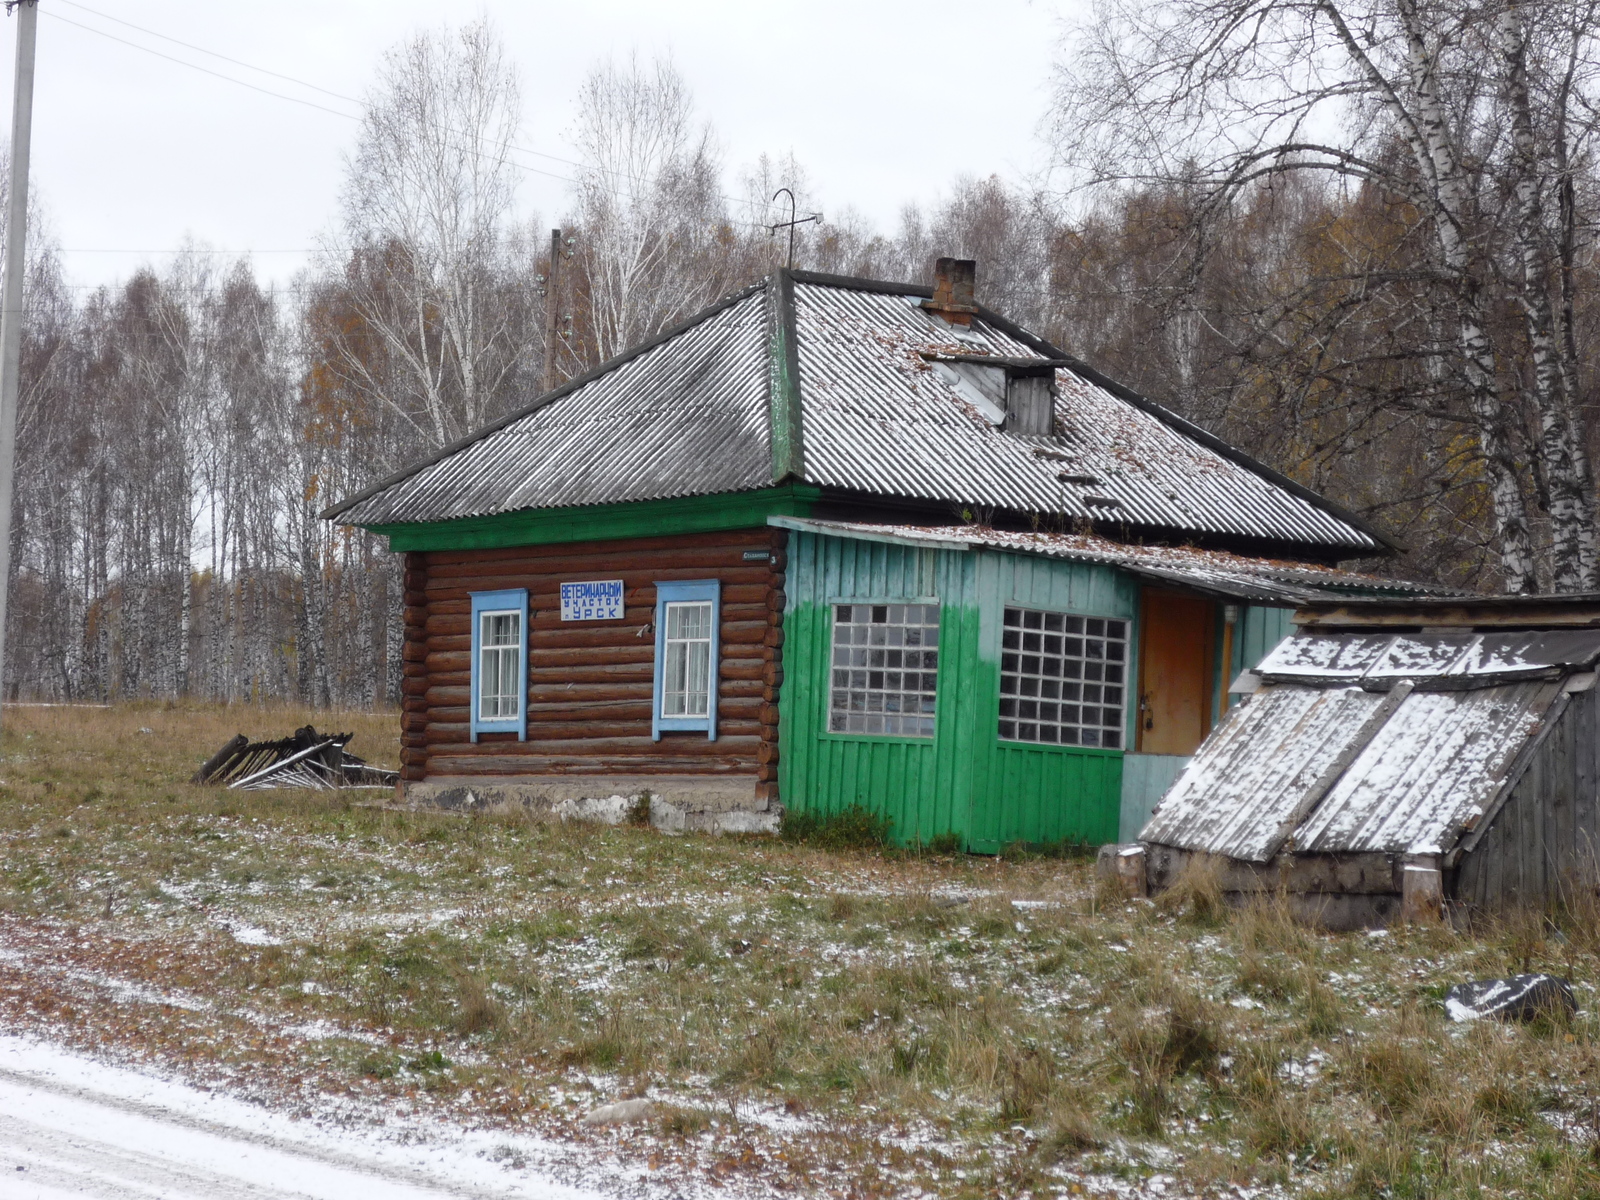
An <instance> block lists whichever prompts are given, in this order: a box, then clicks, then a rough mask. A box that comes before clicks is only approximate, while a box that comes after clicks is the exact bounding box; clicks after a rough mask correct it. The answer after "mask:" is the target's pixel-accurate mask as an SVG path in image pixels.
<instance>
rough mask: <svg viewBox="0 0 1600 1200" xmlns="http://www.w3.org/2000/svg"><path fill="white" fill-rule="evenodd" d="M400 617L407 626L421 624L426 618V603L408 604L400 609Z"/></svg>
mask: <svg viewBox="0 0 1600 1200" xmlns="http://www.w3.org/2000/svg"><path fill="white" fill-rule="evenodd" d="M400 618H401V620H403V621H405V623H406V625H407V626H412V625H422V624H424V623H425V622H426V621H427V619H428V606H427V605H426V604H408V605H406V606H405V607H404V608H403V609H401V610H400Z"/></svg>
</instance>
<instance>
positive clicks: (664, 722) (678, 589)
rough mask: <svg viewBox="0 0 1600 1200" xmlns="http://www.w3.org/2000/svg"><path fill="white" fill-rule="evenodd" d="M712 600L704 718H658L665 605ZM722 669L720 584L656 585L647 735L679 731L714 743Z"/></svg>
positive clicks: (657, 738) (689, 581)
mask: <svg viewBox="0 0 1600 1200" xmlns="http://www.w3.org/2000/svg"><path fill="white" fill-rule="evenodd" d="M683 600H688V601H694V600H709V601H711V678H710V680H709V681H708V682H709V687H708V688H707V691H708V692H709V695H708V696H707V698H706V715H705V716H703V717H663V716H662V715H661V682H662V679H661V677H662V672H663V671H665V669H666V662H667V622H666V615H667V605H668V604H670V603H673V602H676V601H683ZM721 670H722V581H721V580H720V579H687V580H680V581H675V582H671V583H657V584H656V670H655V687H654V688H653V689H652V694H651V698H650V736H651V738H653V739H654V740H655V741H658V742H659V741H660V740H661V735H662V734H663V733H671V732H677V731H680V730H699V729H703V730H705V731H706V740H707V741H711V742H714V741H716V740H717V692H718V691H719V690H720V689H721V682H720V675H721Z"/></svg>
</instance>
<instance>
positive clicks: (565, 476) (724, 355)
mask: <svg viewBox="0 0 1600 1200" xmlns="http://www.w3.org/2000/svg"><path fill="white" fill-rule="evenodd" d="M929 294H930V289H927V288H918V287H912V286H904V285H897V284H884V283H878V282H875V281H870V280H856V279H845V278H839V277H834V276H825V275H813V274H809V273H807V272H802V271H792V272H779V273H778V274H777V275H776V276H774V277H772V278H771V279H769V280H767V281H765V282H764V283H762V284H758V285H755V286H753V287H750V288H747V289H745V290H744V291H742V292H739V293H736V294H735V295H733V296H731V297H729V298H728V299H726V300H724V301H722V302H721V303H719V304H718V305H715V306H713V307H712V308H710V309H708V310H706V311H705V312H704V313H702V314H700V315H699V316H697V317H695V318H693V319H692V320H690V321H689V322H687V323H685V324H684V325H683V326H680V327H679V328H678V329H675V330H672V331H669V332H668V333H667V334H664V335H662V336H661V337H660V338H658V339H656V340H654V341H652V342H648V343H646V344H644V345H643V346H641V347H638V348H636V349H635V350H632V351H630V352H629V353H628V354H626V355H623V356H622V357H620V358H618V359H615V360H613V361H612V362H610V363H607V364H604V365H603V366H601V367H599V368H597V369H596V370H594V371H592V372H590V373H589V374H588V375H586V376H584V377H582V378H580V379H577V380H574V381H572V382H571V383H569V384H567V385H565V386H563V387H561V388H558V389H556V390H555V391H553V392H551V393H549V394H548V395H546V396H542V397H540V398H539V399H538V400H536V401H535V402H534V403H533V404H531V405H530V406H528V407H527V408H525V409H523V410H522V411H521V412H519V413H517V414H514V415H513V416H511V417H509V418H507V419H505V420H503V421H500V422H498V423H497V424H495V425H492V426H490V427H489V428H487V429H485V430H482V431H480V432H479V433H477V434H475V435H473V436H472V437H470V438H467V439H465V440H463V441H462V442H460V443H458V444H456V445H454V446H451V447H448V448H446V449H445V450H443V451H441V452H440V453H438V454H436V455H434V456H432V457H431V458H429V459H427V460H425V461H423V462H420V463H418V464H415V465H413V466H412V467H409V468H407V469H406V470H405V471H402V472H400V473H399V474H397V475H395V476H392V477H391V478H389V479H387V480H383V481H381V482H380V483H377V484H375V485H373V486H372V487H370V488H368V489H366V490H365V491H364V492H362V493H360V494H359V495H357V496H355V497H352V498H351V499H349V500H347V501H345V502H344V503H342V504H340V505H337V506H335V507H333V508H330V509H329V510H328V511H327V512H326V513H325V514H324V516H326V517H328V518H330V519H337V520H340V521H342V522H344V523H347V524H355V525H364V526H368V527H375V528H381V527H386V526H392V525H402V524H408V523H414V522H433V521H444V520H451V519H456V518H463V517H483V516H492V515H496V514H501V513H510V512H517V511H524V510H529V509H540V508H561V507H570V506H581V505H591V504H612V503H618V502H624V501H636V500H653V499H667V498H675V497H682V496H691V495H713V494H720V493H733V492H740V491H750V490H754V489H758V488H763V487H768V486H772V485H774V484H777V483H782V482H785V481H788V480H793V481H798V482H802V483H809V484H813V485H816V486H819V487H821V488H824V489H827V490H828V491H829V492H830V493H832V494H836V495H850V496H857V497H865V498H881V499H882V500H883V501H886V502H890V503H895V502H909V503H916V504H922V505H926V504H929V503H934V504H940V505H947V506H951V507H953V508H962V507H966V508H985V509H991V510H994V511H997V512H1002V511H1003V512H1007V513H1013V514H1023V515H1029V514H1031V515H1046V516H1049V517H1051V518H1053V519H1056V520H1059V521H1061V522H1062V523H1070V522H1073V521H1077V522H1083V523H1089V524H1092V525H1094V526H1097V527H1101V528H1106V527H1114V528H1116V529H1118V530H1145V531H1149V532H1150V533H1151V534H1152V535H1155V534H1157V533H1158V532H1159V534H1160V535H1161V536H1164V537H1169V538H1170V536H1171V535H1172V534H1173V533H1178V534H1181V535H1184V536H1185V537H1187V538H1198V539H1201V540H1205V539H1211V538H1215V539H1229V540H1240V539H1244V540H1249V541H1252V542H1261V543H1269V544H1272V545H1275V546H1282V547H1285V548H1289V549H1292V550H1293V551H1294V552H1296V553H1299V552H1300V551H1302V550H1303V551H1304V552H1305V555H1306V556H1307V557H1314V558H1322V559H1327V558H1338V557H1354V556H1366V555H1371V554H1374V553H1383V552H1384V551H1385V549H1386V547H1391V546H1393V543H1392V542H1390V541H1388V539H1386V538H1385V537H1384V535H1382V534H1381V533H1379V532H1378V531H1376V530H1375V529H1373V528H1372V527H1371V526H1369V525H1368V524H1366V523H1365V522H1363V521H1362V520H1361V519H1360V518H1357V517H1355V516H1353V515H1351V514H1349V513H1346V512H1344V511H1343V510H1341V509H1339V508H1338V506H1337V505H1334V504H1332V503H1331V502H1329V501H1327V500H1325V499H1323V498H1321V497H1319V496H1317V495H1315V494H1314V493H1313V492H1311V491H1309V490H1308V489H1306V488H1304V487H1302V486H1301V485H1299V484H1297V483H1295V482H1294V481H1293V480H1290V479H1288V478H1286V477H1284V476H1282V475H1279V474H1277V473H1275V472H1273V471H1271V470H1269V469H1268V468H1266V467H1265V466H1263V465H1262V464H1260V463H1257V462H1255V461H1254V460H1252V459H1250V458H1249V457H1248V456H1246V455H1244V454H1243V453H1241V452H1240V451H1238V450H1236V449H1234V448H1232V447H1230V446H1228V445H1226V444H1225V443H1223V442H1221V441H1220V440H1218V439H1216V438H1214V437H1212V436H1211V435H1209V434H1207V433H1206V432H1205V431H1203V430H1201V429H1199V428H1197V427H1196V426H1193V425H1191V424H1189V423H1188V422H1186V421H1184V420H1183V419H1182V418H1180V417H1178V416H1177V415H1176V414H1173V413H1171V412H1169V411H1167V410H1165V409H1163V408H1161V407H1160V406H1159V405H1156V404H1154V403H1152V402H1150V401H1148V400H1146V399H1144V398H1143V397H1140V396H1138V395H1136V394H1135V393H1133V392H1131V391H1129V390H1128V389H1126V388H1122V387H1121V386H1120V385H1117V384H1115V383H1114V382H1112V381H1111V380H1108V379H1106V378H1105V377H1103V376H1101V375H1099V374H1097V373H1096V372H1094V371H1093V370H1092V369H1091V368H1089V367H1087V366H1086V365H1084V364H1082V363H1080V362H1078V361H1077V360H1076V359H1073V358H1070V357H1069V356H1067V355H1065V354H1064V353H1063V352H1062V351H1060V350H1058V349H1056V348H1055V347H1053V346H1051V345H1050V344H1049V343H1048V342H1046V341H1044V340H1043V339H1041V338H1038V337H1036V336H1034V335H1033V334H1030V333H1028V332H1027V331H1026V330H1023V329H1021V328H1019V327H1017V326H1015V325H1012V324H1011V323H1010V322H1008V321H1006V320H1005V319H1004V318H1002V317H1000V316H999V315H998V314H995V313H993V312H990V311H989V310H987V309H984V308H982V307H981V306H980V307H978V308H977V311H976V312H975V314H974V315H972V317H971V320H970V323H969V324H965V325H960V324H952V323H950V322H949V321H947V320H946V319H945V318H944V317H942V316H940V315H939V314H938V313H936V312H933V311H930V310H929V308H928V307H926V306H925V304H924V298H925V297H927V296H928V295H929ZM990 364H992V366H991V365H990ZM796 410H797V411H796ZM774 420H777V421H779V422H780V424H781V436H779V437H777V438H774V437H773V422H774Z"/></svg>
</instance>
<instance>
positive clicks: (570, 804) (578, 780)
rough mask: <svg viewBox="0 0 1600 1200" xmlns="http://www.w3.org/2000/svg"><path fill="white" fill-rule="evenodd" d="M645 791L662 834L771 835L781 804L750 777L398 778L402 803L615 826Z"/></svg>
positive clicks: (398, 798)
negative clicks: (760, 796)
mask: <svg viewBox="0 0 1600 1200" xmlns="http://www.w3.org/2000/svg"><path fill="white" fill-rule="evenodd" d="M647 792H648V793H649V795H650V824H651V825H653V826H655V827H656V828H657V829H660V830H661V831H663V832H664V833H776V832H777V831H778V818H779V817H780V816H781V815H782V809H781V808H780V807H779V806H778V805H776V804H773V803H771V802H770V801H768V800H764V799H758V798H757V796H756V781H755V780H754V779H752V778H748V777H741V776H722V775H506V776H487V777H486V776H436V777H434V778H432V779H425V780H421V781H417V782H410V783H401V784H400V785H399V787H397V788H396V789H395V801H396V803H397V804H398V805H400V806H401V807H403V808H417V809H436V810H442V811H445V812H460V813H473V812H525V813H527V814H528V815H530V816H534V817H542V818H545V819H548V820H554V821H598V822H600V823H602V824H607V825H619V824H621V823H622V822H623V821H625V820H627V819H628V817H629V815H630V814H631V813H632V812H634V811H635V808H636V805H637V803H638V801H639V798H640V797H641V796H643V795H644V794H645V793H647Z"/></svg>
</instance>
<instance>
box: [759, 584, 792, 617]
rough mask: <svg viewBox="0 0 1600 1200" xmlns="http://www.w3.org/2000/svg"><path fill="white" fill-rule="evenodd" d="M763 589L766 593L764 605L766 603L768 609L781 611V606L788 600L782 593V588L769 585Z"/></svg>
mask: <svg viewBox="0 0 1600 1200" xmlns="http://www.w3.org/2000/svg"><path fill="white" fill-rule="evenodd" d="M764 590H765V591H766V593H767V595H766V605H767V607H768V608H770V609H774V610H776V611H777V612H782V611H783V606H784V605H785V604H787V603H788V602H789V597H788V596H787V595H785V594H784V591H783V589H782V588H775V587H769V588H766V589H764Z"/></svg>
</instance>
